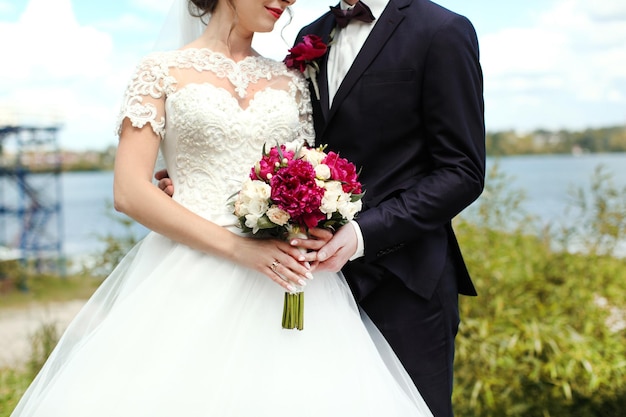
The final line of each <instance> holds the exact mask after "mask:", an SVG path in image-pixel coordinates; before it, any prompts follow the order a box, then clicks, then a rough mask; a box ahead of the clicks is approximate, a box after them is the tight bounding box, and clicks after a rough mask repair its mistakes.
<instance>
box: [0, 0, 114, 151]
mask: <svg viewBox="0 0 626 417" xmlns="http://www.w3.org/2000/svg"><path fill="white" fill-rule="evenodd" d="M0 39H11V42H2V43H0V56H3V57H8V58H7V59H6V60H5V61H4V62H3V65H1V66H0V80H2V84H0V93H1V99H0V107H2V109H3V120H2V121H0V122H5V123H6V122H7V121H9V122H12V123H42V124H47V123H54V124H58V123H60V124H63V125H65V126H74V125H80V122H79V121H80V120H81V119H83V118H87V119H88V120H93V121H96V122H97V121H98V118H99V117H98V115H97V114H93V113H91V114H86V113H85V110H86V109H93V108H94V107H98V106H96V105H94V104H93V103H97V102H98V101H99V99H100V98H101V97H102V93H103V91H104V92H105V93H106V91H105V90H104V89H103V88H102V86H101V85H100V84H101V81H102V80H103V79H104V78H106V76H107V75H108V74H110V73H111V72H113V70H112V54H113V41H112V39H111V36H110V35H109V34H107V33H104V32H101V31H99V30H97V29H95V28H93V27H89V26H81V25H79V24H78V22H77V21H76V18H75V16H74V13H73V11H72V7H71V3H70V1H69V0H31V1H30V2H29V4H28V6H27V7H26V9H25V11H24V13H23V14H22V16H21V17H20V18H19V20H18V21H17V22H14V23H6V22H0ZM7 62H10V63H11V65H7ZM94 126H95V127H94ZM94 126H92V128H91V129H94V128H95V129H98V126H97V123H96V124H94ZM109 126H111V124H110V123H109ZM109 130H112V129H111V128H109ZM81 135H82V137H88V136H90V135H91V136H93V132H91V131H83V132H82V133H81ZM61 137H62V142H63V138H67V134H66V131H65V129H64V130H63V131H62V132H61ZM98 147H99V146H98Z"/></svg>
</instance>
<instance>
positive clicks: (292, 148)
mask: <svg viewBox="0 0 626 417" xmlns="http://www.w3.org/2000/svg"><path fill="white" fill-rule="evenodd" d="M300 146H302V141H301V140H300V139H296V140H292V141H291V142H287V143H285V150H286V151H287V152H294V153H295V152H296V151H297V150H298V148H299V147H300Z"/></svg>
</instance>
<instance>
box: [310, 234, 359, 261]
mask: <svg viewBox="0 0 626 417" xmlns="http://www.w3.org/2000/svg"><path fill="white" fill-rule="evenodd" d="M357 246H358V240H357V236H356V231H355V230H354V226H352V224H351V223H348V224H346V225H345V226H342V227H341V228H339V230H337V232H336V233H335V234H334V235H333V237H332V239H330V240H329V241H328V242H327V243H326V244H325V245H324V246H322V247H321V248H320V249H319V250H318V251H317V263H315V262H314V263H313V264H312V267H313V268H314V269H315V270H320V271H332V272H338V271H339V270H341V268H343V267H344V265H345V264H346V263H348V261H349V260H350V258H351V257H352V255H354V254H355V253H356V250H357Z"/></svg>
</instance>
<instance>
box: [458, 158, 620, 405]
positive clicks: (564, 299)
mask: <svg viewBox="0 0 626 417" xmlns="http://www.w3.org/2000/svg"><path fill="white" fill-rule="evenodd" d="M605 179H606V178H605ZM507 183H508V179H507V178H506V177H504V176H503V175H501V174H500V173H498V172H497V167H496V169H495V171H494V172H492V173H491V175H490V177H489V178H488V182H487V188H486V197H487V198H485V199H484V200H483V199H481V200H479V201H478V203H477V205H476V206H475V207H473V208H472V210H470V211H469V212H468V215H467V217H466V218H459V219H457V220H456V222H455V228H456V230H457V233H458V236H459V240H460V241H461V246H462V248H463V251H464V254H465V257H466V260H467V263H468V268H469V269H470V271H471V273H472V276H473V277H474V279H475V283H476V286H477V288H478V291H479V298H476V299H474V298H463V299H461V317H462V324H461V327H460V331H459V336H458V338H457V356H456V364H455V366H456V370H455V372H456V373H455V375H456V380H455V393H454V403H455V410H456V415H457V416H458V417H470V416H471V417H477V416H480V417H491V416H493V417H502V416H524V417H534V416H537V417H548V416H557V417H561V416H576V417H592V416H593V417H596V416H603V417H604V416H606V417H617V416H621V415H623V410H624V409H626V297H625V294H624V290H623V288H624V284H623V283H624V282H626V268H625V266H626V263H625V261H624V259H620V258H616V257H612V256H609V255H607V254H605V253H606V251H602V252H598V251H596V250H595V248H597V247H598V246H597V245H595V243H596V242H610V243H614V241H615V240H614V239H613V238H611V237H605V236H601V234H602V233H606V232H610V233H613V232H614V231H615V230H616V228H615V227H612V228H604V227H601V226H598V225H597V224H596V226H593V227H584V228H580V229H577V230H569V233H568V234H566V235H565V234H560V235H559V236H558V242H557V241H556V240H555V239H557V238H555V237H554V234H553V233H551V231H550V230H537V229H536V228H534V222H533V221H532V219H531V218H530V217H528V216H524V215H523V214H522V213H520V212H519V211H515V212H511V211H510V210H518V209H519V207H520V204H519V201H518V199H516V198H514V197H515V196H519V194H518V193H515V192H511V191H508V192H509V194H508V195H504V194H503V191H505V190H506V187H505V184H507ZM602 184H603V186H602V187H604V188H602V187H595V188H593V193H592V196H591V197H589V196H584V198H585V201H588V202H589V200H591V202H590V204H591V206H592V207H596V206H598V200H604V201H607V200H611V201H612V202H613V203H612V205H606V204H605V205H603V207H607V206H610V211H614V212H619V211H620V210H623V209H624V208H625V207H626V204H624V205H623V206H621V207H620V205H619V204H614V203H615V202H616V198H614V197H612V196H614V195H616V194H615V193H614V192H613V189H612V188H611V187H610V186H607V184H610V183H608V182H606V181H604V182H602ZM606 211H607V210H605V211H604V212H603V216H605V215H606ZM596 214H600V213H598V212H596ZM598 217H599V216H596V217H594V218H593V219H592V220H591V221H590V223H589V224H593V222H596V223H598V221H599V220H598ZM605 218H606V219H610V220H611V221H614V219H615V216H612V215H609V216H605ZM505 219H508V221H509V224H508V225H507V230H503V229H502V228H501V227H499V226H502V225H503V221H504V220H505ZM516 219H517V220H516ZM621 221H623V219H622V220H621ZM485 224H487V225H488V226H487V227H485V226H484V225H485ZM613 224H615V222H613ZM622 227H623V225H622ZM618 229H619V227H618ZM562 230H563V229H562ZM589 233H593V234H595V236H592V235H589ZM581 234H582V235H585V234H586V236H581ZM583 237H584V239H583ZM573 240H576V243H577V244H578V245H579V248H580V242H590V243H591V246H589V247H586V248H583V249H585V250H583V251H582V252H580V253H570V252H568V251H566V250H563V247H568V244H569V243H571V242H572V241H573ZM561 245H565V246H561ZM559 247H561V249H559ZM602 247H603V248H604V249H606V245H603V246H602Z"/></svg>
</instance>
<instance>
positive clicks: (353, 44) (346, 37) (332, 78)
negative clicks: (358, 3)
mask: <svg viewBox="0 0 626 417" xmlns="http://www.w3.org/2000/svg"><path fill="white" fill-rule="evenodd" d="M365 3H366V4H367V6H368V7H369V8H370V10H371V11H372V14H373V15H374V17H375V18H376V20H374V21H373V22H372V23H365V22H361V21H359V20H353V21H351V22H350V23H349V24H348V26H346V27H345V28H343V29H339V28H337V31H336V33H335V38H334V39H333V44H332V45H331V47H330V50H329V51H328V64H327V65H328V102H329V103H331V105H332V102H333V99H334V98H335V94H337V90H338V89H339V86H340V85H341V82H342V81H343V78H344V77H345V75H346V73H347V72H348V70H349V69H350V66H351V65H352V62H353V61H354V58H356V56H357V54H358V53H359V51H360V50H361V47H362V46H363V44H364V43H365V40H366V39H367V37H368V36H369V34H370V32H371V31H372V28H373V27H374V25H375V24H376V23H377V22H378V18H379V17H380V15H381V14H382V13H383V10H384V9H385V7H386V6H387V3H389V0H367V1H366V2H365ZM339 7H341V9H342V10H347V9H352V8H353V7H354V6H350V5H349V4H348V3H346V2H345V1H344V0H341V3H339Z"/></svg>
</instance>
